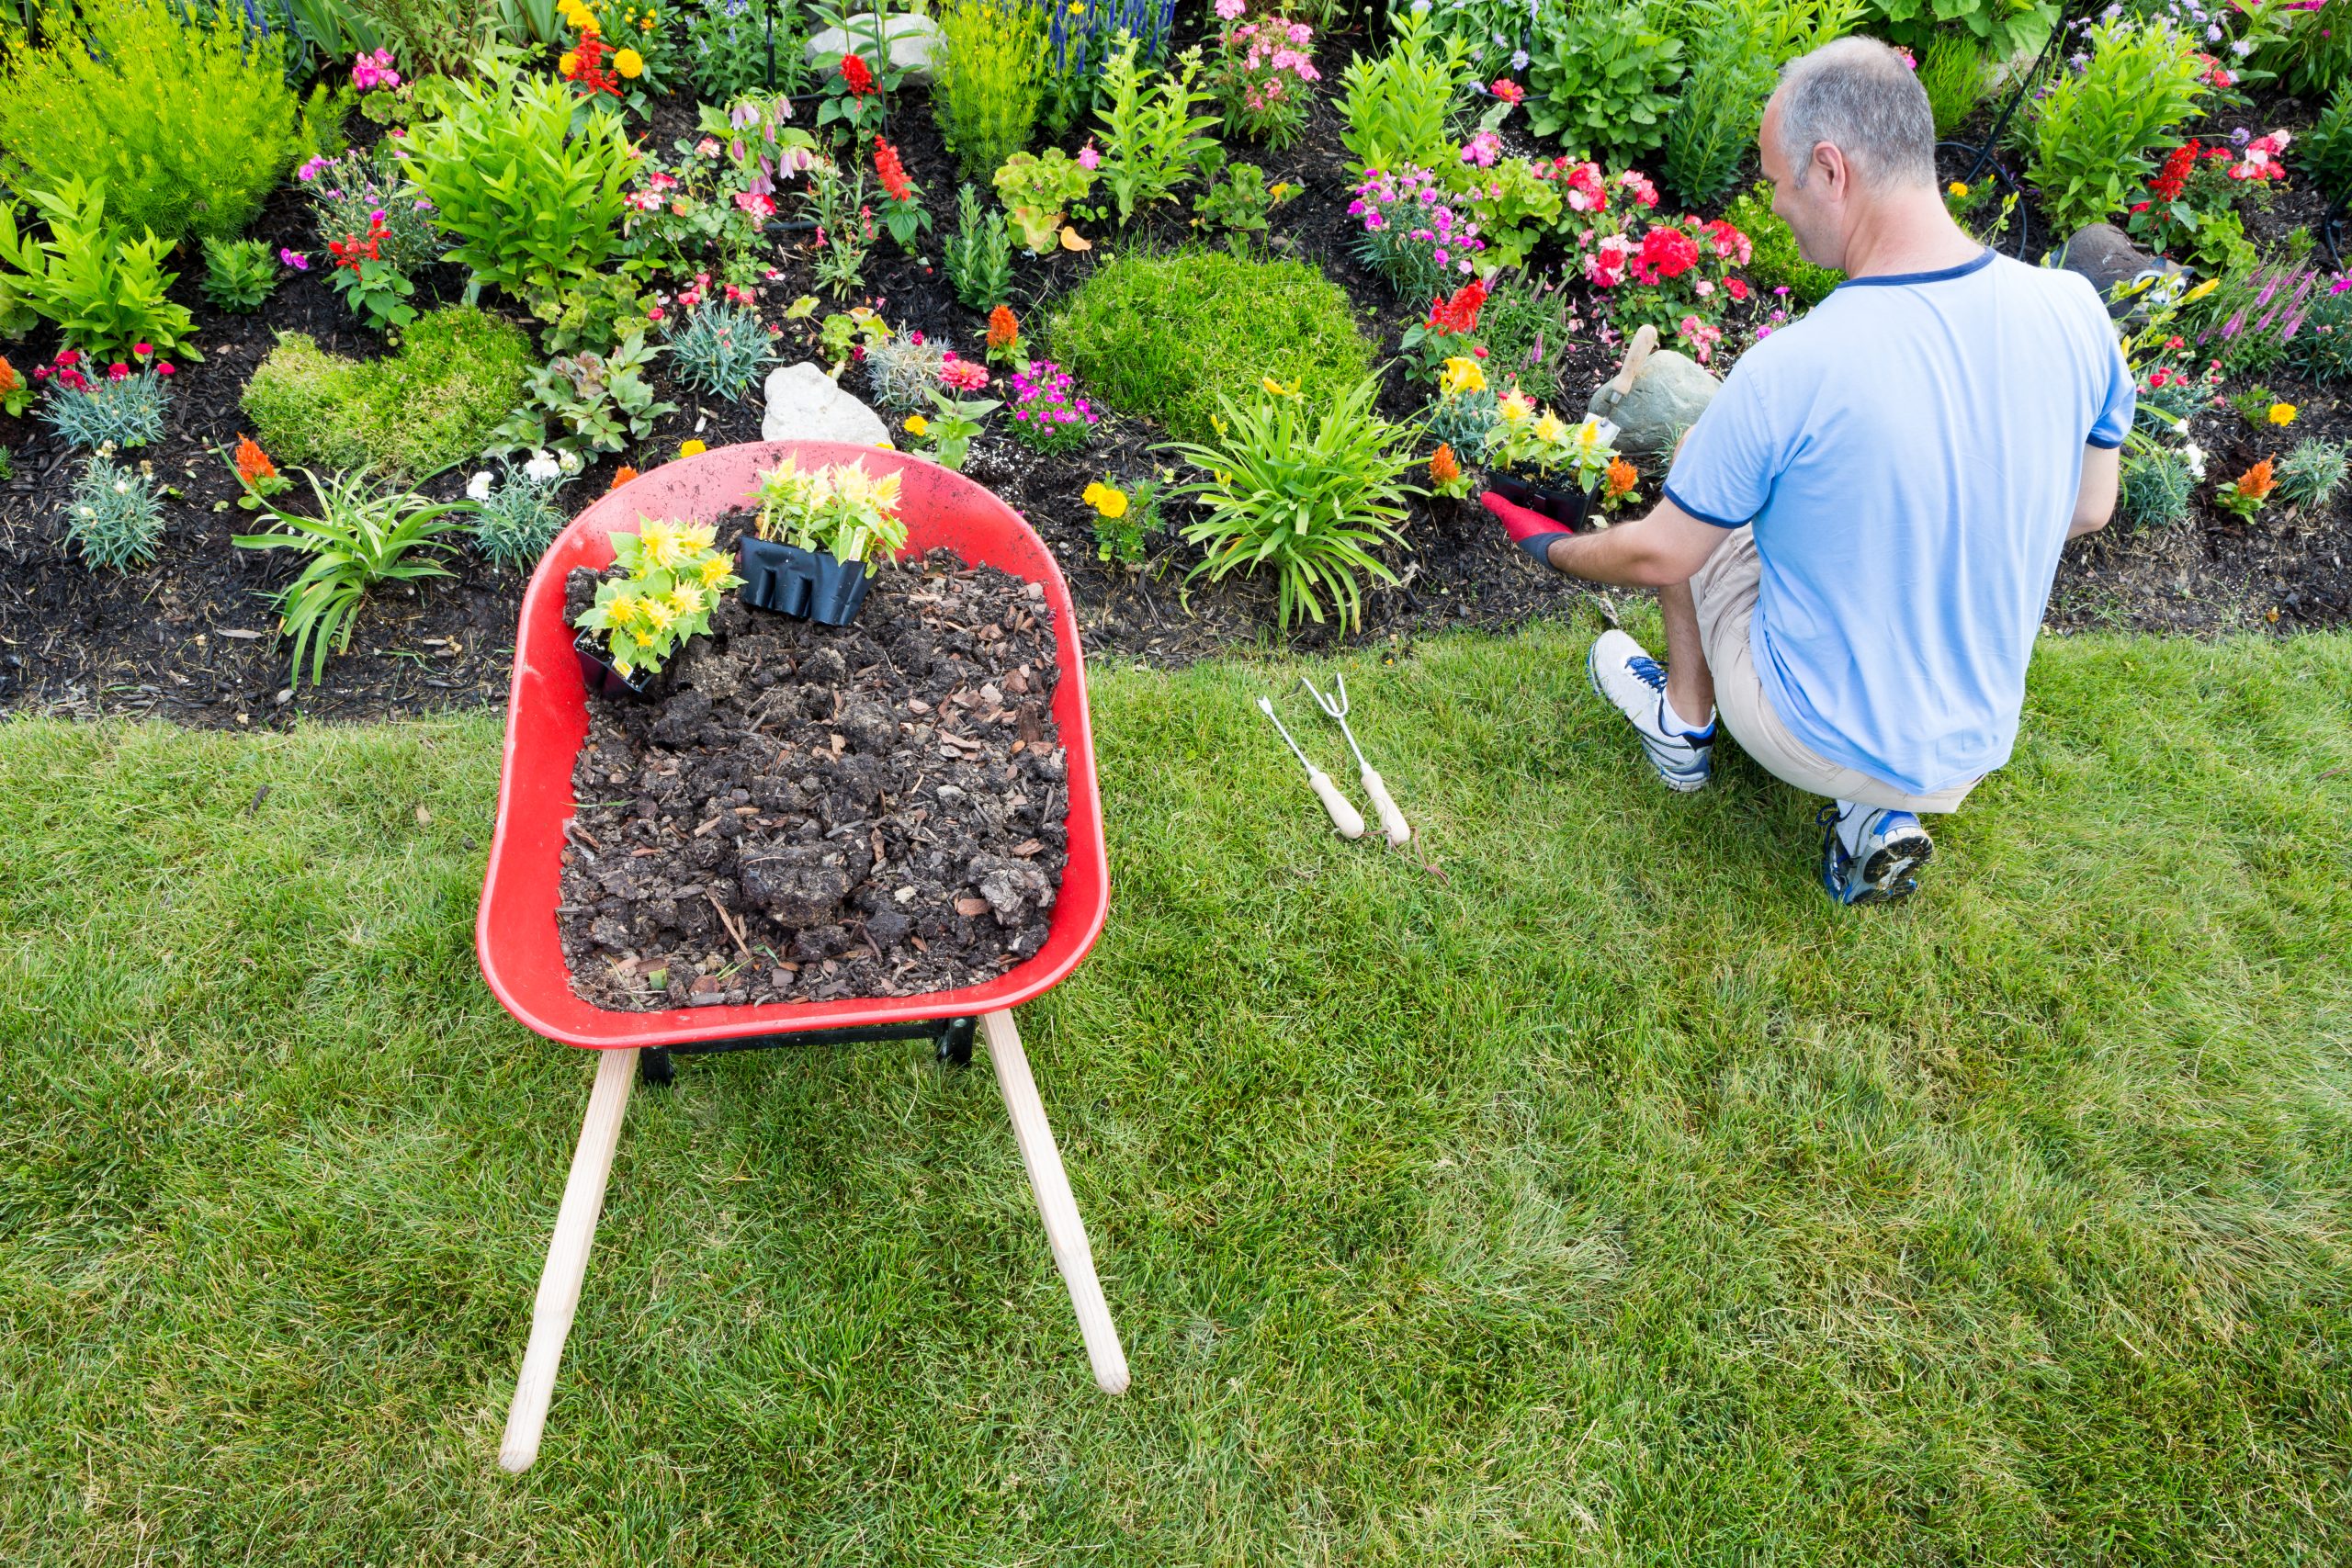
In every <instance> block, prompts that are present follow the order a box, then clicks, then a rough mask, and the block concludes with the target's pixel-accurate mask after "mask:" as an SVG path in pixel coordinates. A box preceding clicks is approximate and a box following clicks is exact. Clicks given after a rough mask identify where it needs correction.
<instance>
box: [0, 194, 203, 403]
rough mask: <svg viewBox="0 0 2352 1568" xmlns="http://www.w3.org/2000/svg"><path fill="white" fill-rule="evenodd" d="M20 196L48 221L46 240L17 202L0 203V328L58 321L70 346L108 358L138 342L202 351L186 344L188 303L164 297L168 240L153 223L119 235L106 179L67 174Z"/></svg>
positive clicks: (191, 323)
mask: <svg viewBox="0 0 2352 1568" xmlns="http://www.w3.org/2000/svg"><path fill="white" fill-rule="evenodd" d="M26 195H27V196H28V197H29V198H30V200H31V201H32V204H33V206H34V207H35V208H36V209H38V210H39V211H40V215H41V217H43V218H44V219H46V220H48V222H49V238H48V239H46V240H36V239H34V238H33V237H32V236H31V235H30V234H28V233H26V232H24V231H20V230H19V229H18V228H17V209H16V207H15V204H13V203H0V328H10V327H13V328H14V329H15V330H17V331H21V330H23V328H24V327H26V326H28V325H30V324H31V323H30V321H29V318H30V317H35V316H38V317H41V318H43V319H45V320H48V321H54V322H56V323H57V328H58V331H59V332H60V333H62V334H63V335H64V338H65V341H66V343H67V344H70V345H71V346H73V347H74V348H78V349H85V350H87V351H89V352H90V353H92V354H99V355H106V356H107V357H108V358H109V359H111V358H114V357H116V356H118V355H127V354H129V353H130V350H131V348H132V346H133V345H134V344H141V343H144V344H150V345H152V346H153V348H155V349H156V350H158V351H160V352H162V353H164V354H166V355H170V354H177V355H180V356H181V357H183V358H187V359H201V358H203V357H204V356H203V355H200V354H198V353H197V352H196V350H195V349H194V348H193V347H191V346H189V345H187V344H186V343H185V342H184V341H183V340H184V339H186V338H187V337H188V336H190V335H191V334H192V333H194V332H195V330H196V322H195V319H194V318H193V317H191V316H190V315H189V314H188V311H187V306H185V305H178V304H175V303H174V302H173V301H172V300H171V299H168V298H167V297H166V296H165V294H164V290H166V289H168V288H170V287H171V286H172V282H173V280H174V279H175V278H176V277H178V276H179V274H177V273H175V272H165V271H164V256H165V255H166V254H169V253H170V251H171V248H172V247H171V245H170V243H169V242H167V241H164V240H161V239H158V238H157V237H156V236H155V233H154V231H153V230H149V231H146V232H145V235H144V237H143V238H141V239H137V240H133V239H130V238H127V237H124V236H120V235H118V233H117V232H116V231H115V230H114V229H113V228H112V226H110V225H109V224H108V223H107V192H106V187H105V186H104V185H103V184H102V183H101V184H97V185H85V184H84V183H83V182H82V181H81V180H79V179H75V178H68V179H67V180H66V181H65V182H64V183H63V184H62V185H61V186H59V187H58V188H57V189H56V190H55V191H45V190H36V191H28V192H27V193H26Z"/></svg>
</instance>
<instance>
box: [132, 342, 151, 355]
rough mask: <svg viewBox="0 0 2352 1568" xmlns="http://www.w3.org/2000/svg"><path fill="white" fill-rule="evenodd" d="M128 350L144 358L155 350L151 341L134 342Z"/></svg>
mask: <svg viewBox="0 0 2352 1568" xmlns="http://www.w3.org/2000/svg"><path fill="white" fill-rule="evenodd" d="M130 352H131V353H133V354H135V355H138V356H139V357H140V358H141V359H144V358H146V357H147V356H148V355H151V354H153V353H154V352H155V345H154V344H152V343H134V344H131V345H130Z"/></svg>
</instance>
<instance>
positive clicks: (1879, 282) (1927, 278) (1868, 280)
mask: <svg viewBox="0 0 2352 1568" xmlns="http://www.w3.org/2000/svg"><path fill="white" fill-rule="evenodd" d="M1992 261H1993V247H1992V246H1990V245H1987V246H1985V252H1984V254H1982V255H1980V256H1978V257H1977V258H1976V259H1975V260H1973V261H1964V262H1962V263H1961V264H1960V265H1958V266H1948V267H1946V268H1944V269H1943V270H1942V271H1941V272H1889V273H1881V274H1877V275H1874V276H1870V277H1849V278H1848V279H1846V280H1845V281H1844V282H1843V283H1840V284H1839V285H1838V288H1863V287H1864V286H1866V285H1872V286H1878V287H1892V286H1894V285H1896V284H1905V283H1943V282H1946V281H1948V280H1949V279H1951V278H1955V277H1966V276H1968V275H1969V274H1970V273H1972V272H1975V271H1977V270H1978V269H1980V268H1982V267H1985V266H1989V265H1992Z"/></svg>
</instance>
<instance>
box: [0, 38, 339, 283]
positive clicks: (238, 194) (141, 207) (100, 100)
mask: <svg viewBox="0 0 2352 1568" xmlns="http://www.w3.org/2000/svg"><path fill="white" fill-rule="evenodd" d="M45 17H46V26H47V27H48V28H49V29H50V30H49V35H48V37H49V41H48V42H47V43H45V44H44V45H43V47H41V48H40V49H33V50H27V49H18V50H17V51H14V52H13V53H12V54H11V55H10V56H9V60H8V65H7V73H6V76H5V77H0V176H5V178H6V180H7V182H8V183H9V184H10V185H13V186H16V187H17V189H18V190H57V189H60V188H61V187H62V186H63V184H64V182H65V181H67V180H69V179H75V178H79V179H85V180H88V181H90V182H91V183H92V184H94V185H95V184H103V185H104V186H106V189H107V206H108V208H109V209H111V211H112V213H113V219H114V222H115V224H116V226H117V227H119V228H120V229H121V230H122V231H124V232H126V233H132V232H136V231H139V230H141V229H152V230H153V231H155V233H156V235H157V236H158V237H159V238H161V239H162V240H163V241H164V243H166V244H167V245H168V244H173V243H177V242H178V240H179V238H180V236H181V235H183V234H185V233H187V232H188V231H190V230H194V231H196V232H197V233H198V234H204V235H220V236H222V237H228V236H232V235H234V234H236V233H237V232H238V231H240V230H242V229H243V228H244V226H245V225H246V224H248V223H250V222H252V221H253V218H254V213H256V212H258V211H259V210H260V209H261V204H262V198H263V197H266V196H267V195H268V194H269V192H270V188H271V187H272V186H275V185H277V182H278V181H279V179H281V178H282V177H283V176H284V175H285V173H286V170H287V168H288V165H289V164H292V162H293V157H294V95H293V94H292V93H291V92H289V91H288V89H287V86H286V54H285V47H284V42H283V39H282V38H281V36H280V35H279V34H278V33H277V32H269V33H262V32H257V31H254V29H252V28H249V27H248V26H247V25H246V20H245V13H244V11H243V8H242V7H240V6H236V5H234V4H232V3H231V0H217V3H215V4H211V5H207V4H203V3H202V0H191V4H190V5H189V6H188V8H187V10H186V11H185V12H183V10H182V8H181V6H180V5H179V4H178V3H177V0H85V3H84V4H83V5H82V6H81V7H80V9H79V10H73V11H69V10H67V9H66V8H65V7H63V6H56V7H54V8H52V9H51V10H49V11H48V12H46V13H45Z"/></svg>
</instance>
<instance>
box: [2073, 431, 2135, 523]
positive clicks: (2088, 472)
mask: <svg viewBox="0 0 2352 1568" xmlns="http://www.w3.org/2000/svg"><path fill="white" fill-rule="evenodd" d="M2122 471H2123V449H2122V448H2121V447H2120V446H2086V447H2084V448H2083V482H2082V484H2081V485H2080V486H2079V487H2078V488H2077V489H2076V490H2075V522H2074V525H2073V526H2072V527H2070V528H2068V529H2067V530H2066V537H2068V538H2070V539H2078V538H2080V537H2082V536H2084V535H2085V534H2096V533H2098V531H2099V530H2100V529H2101V528H2104V527H2106V526H2107V520H2108V519H2109V517H2112V516H2113V515H2115V496H2116V491H2117V490H2118V489H2119V488H2120V484H2121V478H2120V476H2121V474H2122Z"/></svg>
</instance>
